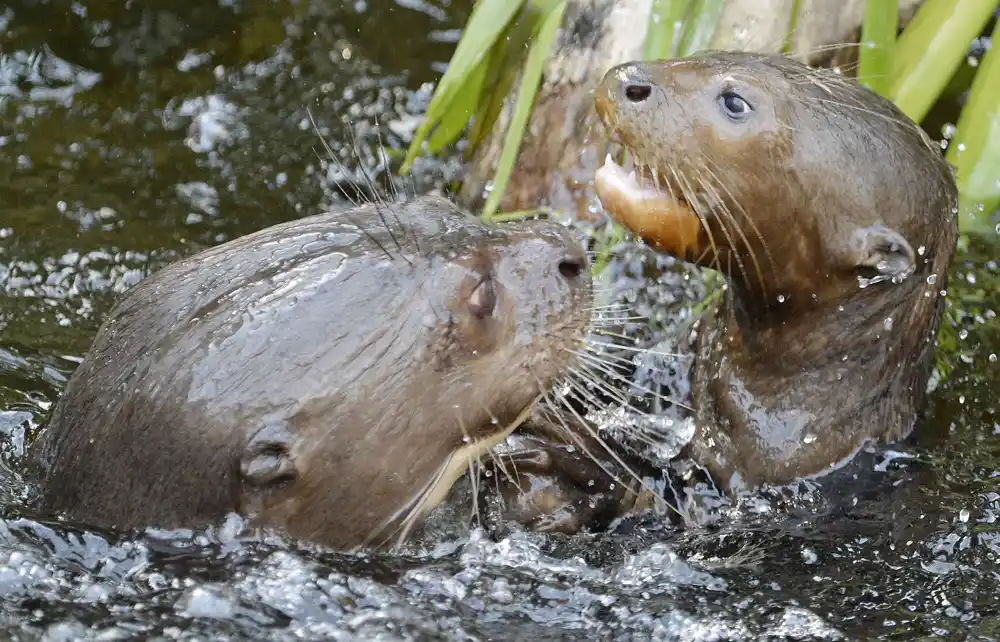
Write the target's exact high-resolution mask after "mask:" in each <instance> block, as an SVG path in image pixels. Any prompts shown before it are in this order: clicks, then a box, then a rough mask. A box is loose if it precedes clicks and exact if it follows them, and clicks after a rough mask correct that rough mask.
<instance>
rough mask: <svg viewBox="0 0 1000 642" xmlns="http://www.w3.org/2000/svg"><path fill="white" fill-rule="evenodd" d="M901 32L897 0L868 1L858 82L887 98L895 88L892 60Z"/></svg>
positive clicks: (859, 57) (862, 35) (862, 27)
mask: <svg viewBox="0 0 1000 642" xmlns="http://www.w3.org/2000/svg"><path fill="white" fill-rule="evenodd" d="M898 30H899V2H898V1H897V0H868V2H866V3H865V18H864V22H863V23H862V25H861V46H860V48H859V49H858V80H859V81H860V82H861V84H863V85H867V86H868V87H869V88H870V89H872V90H873V91H876V92H878V93H879V94H881V95H883V96H887V95H888V94H889V89H890V87H891V86H892V60H893V54H894V51H895V48H896V32H897V31H898Z"/></svg>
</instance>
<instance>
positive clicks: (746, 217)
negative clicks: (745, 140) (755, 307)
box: [701, 156, 777, 287]
mask: <svg viewBox="0 0 1000 642" xmlns="http://www.w3.org/2000/svg"><path fill="white" fill-rule="evenodd" d="M701 160H702V161H705V162H706V163H709V164H711V165H714V166H715V168H716V169H718V167H719V166H718V164H717V163H716V162H715V161H713V160H712V159H711V158H709V157H708V156H702V157H701ZM704 170H705V171H706V172H708V174H709V175H710V176H711V177H712V178H713V179H714V183H713V185H707V186H706V187H709V189H711V190H712V193H713V194H714V195H715V196H716V197H717V198H718V192H717V191H716V189H717V188H716V187H715V186H718V187H721V188H722V189H723V190H725V192H726V195H727V196H729V200H730V201H732V202H733V203H734V204H735V205H736V207H738V208H739V210H740V214H742V215H743V220H745V221H746V222H747V223H748V224H749V225H750V227H751V229H752V230H753V233H754V235H755V236H756V237H757V240H758V241H760V245H761V247H762V248H764V254H765V255H767V260H768V263H769V264H770V267H771V270H776V269H777V267H776V264H775V262H774V256H773V255H772V254H771V249H770V247H769V246H768V244H767V240H766V239H765V238H764V235H763V234H762V233H761V231H760V228H759V227H757V223H755V222H754V220H753V218H751V217H750V215H749V214H747V211H746V209H744V207H743V204H742V203H740V202H739V200H738V199H737V198H736V197H735V196H734V195H733V193H732V191H731V190H730V189H729V187H727V186H726V183H725V181H723V180H722V179H721V178H719V175H718V174H717V173H716V172H715V171H714V170H713V169H712V168H711V167H708V165H704ZM719 200H721V199H719ZM740 233H741V234H742V231H741V232H740ZM743 242H744V243H746V244H747V246H748V247H749V245H750V244H749V242H748V241H747V239H746V237H745V236H744V238H743ZM752 251H753V249H752V248H751V252H752ZM753 259H754V264H755V265H756V266H757V271H758V274H759V272H760V265H759V264H758V263H757V258H756V256H753ZM761 286H762V287H763V283H762V284H761Z"/></svg>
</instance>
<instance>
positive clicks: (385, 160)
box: [375, 114, 423, 253]
mask: <svg viewBox="0 0 1000 642" xmlns="http://www.w3.org/2000/svg"><path fill="white" fill-rule="evenodd" d="M375 135H376V137H377V138H378V150H379V164H380V166H381V167H382V170H383V171H384V172H385V173H386V181H387V182H388V183H389V188H390V192H391V194H392V199H393V200H394V201H396V202H399V200H400V198H399V190H398V189H397V188H396V182H395V181H393V180H392V171H391V163H390V161H389V157H388V156H387V155H386V153H385V145H384V144H383V143H382V128H381V127H380V126H379V122H378V114H375ZM410 180H411V181H412V180H413V176H412V175H411V176H410ZM414 191H415V190H414ZM389 211H390V212H392V216H393V218H394V219H395V220H396V224H397V225H398V226H399V228H400V229H401V230H403V235H404V236H405V235H406V232H407V227H406V225H405V224H404V223H403V221H401V220H400V218H399V214H398V213H396V210H395V209H394V208H389ZM410 240H411V241H412V242H413V247H414V248H416V250H417V252H418V253H423V250H421V249H420V239H419V238H417V233H416V231H415V230H410Z"/></svg>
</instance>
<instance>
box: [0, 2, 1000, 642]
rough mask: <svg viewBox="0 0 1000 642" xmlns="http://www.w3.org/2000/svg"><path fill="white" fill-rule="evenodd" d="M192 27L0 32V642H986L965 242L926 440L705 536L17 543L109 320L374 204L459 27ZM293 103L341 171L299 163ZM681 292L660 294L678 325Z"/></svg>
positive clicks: (986, 472)
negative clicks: (216, 262) (41, 434)
mask: <svg viewBox="0 0 1000 642" xmlns="http://www.w3.org/2000/svg"><path fill="white" fill-rule="evenodd" d="M183 6H185V5H184V4H183V3H166V2H147V3H131V4H130V5H129V4H126V3H120V2H101V1H98V0H92V1H91V2H67V1H59V0H53V1H50V2H42V1H35V2H29V1H16V2H14V3H12V4H11V3H8V4H7V5H5V7H4V8H0V171H2V172H3V175H4V176H5V177H7V180H4V181H3V182H2V183H0V287H2V289H3V292H4V297H3V298H2V299H0V464H2V466H3V470H2V471H0V491H2V496H0V506H2V509H3V512H2V516H3V517H4V520H3V521H0V632H2V633H0V635H2V636H3V637H7V638H10V639H48V640H75V639H101V640H117V639H206V638H211V639H223V640H224V639H232V640H237V639H277V640H281V639H289V640H291V639H343V640H349V639H370V640H376V639H382V640H404V639H406V640H424V639H458V640H473V639H505V640H506V639H510V640H515V639H524V640H563V639H568V640H574V639H580V638H586V639H622V640H648V639H651V638H652V639H678V640H680V639H684V640H715V639H734V640H741V639H752V638H755V637H768V636H769V639H837V638H841V639H886V640H891V639H926V638H932V637H944V638H951V639H954V638H957V637H962V636H964V635H969V636H970V637H972V638H974V639H984V640H986V639H989V640H992V639H998V638H1000V620H998V617H1000V613H998V611H1000V601H998V600H997V597H996V596H997V590H998V588H1000V587H998V578H1000V562H998V558H997V555H998V554H1000V526H998V525H997V520H998V518H1000V482H998V478H997V476H998V475H1000V467H998V465H997V460H998V457H1000V418H998V416H997V405H998V401H997V396H996V390H998V389H1000V375H998V364H997V360H996V357H995V356H993V357H992V358H991V356H990V355H996V354H998V353H1000V323H998V322H997V320H996V314H995V311H996V310H997V309H998V307H1000V301H998V297H1000V295H998V294H997V292H998V285H1000V275H998V268H997V265H996V263H995V262H993V261H991V260H990V259H991V257H992V256H993V255H994V254H995V251H994V250H992V249H990V248H982V247H971V248H965V249H963V251H962V252H961V254H960V257H959V259H958V260H957V261H956V265H955V268H954V270H953V273H952V276H951V282H950V284H949V292H948V298H949V302H950V307H949V310H948V318H947V320H946V322H945V323H946V329H945V332H944V333H943V334H942V349H941V351H940V357H939V368H938V374H939V376H938V378H937V379H936V382H935V385H936V388H935V390H934V393H933V394H932V396H931V400H930V404H929V407H928V409H927V413H926V417H925V418H924V419H923V420H922V422H921V426H920V434H919V436H918V437H917V438H915V439H913V440H911V441H909V442H907V443H904V444H897V445H894V446H892V447H889V448H882V449H878V450H873V451H871V452H865V453H862V454H861V456H860V457H859V458H858V459H857V460H856V461H855V462H854V463H853V464H852V465H850V466H848V467H846V468H844V469H843V470H841V471H838V472H837V473H836V474H834V475H833V476H832V477H831V478H829V479H824V480H822V481H821V482H801V483H799V484H795V485H793V486H791V487H783V488H776V489H768V490H764V491H761V492H759V493H757V494H755V495H753V496H750V497H747V498H745V499H743V500H742V501H741V502H740V503H739V505H737V506H733V507H729V508H725V509H724V511H723V519H722V520H721V521H720V522H719V523H717V524H716V525H715V526H713V527H711V528H706V529H702V530H692V531H687V532H678V531H675V530H673V529H672V528H671V527H670V526H669V525H667V524H665V523H661V522H660V521H658V520H657V519H655V518H653V517H648V518H646V519H643V520H639V521H634V522H628V523H623V524H621V525H620V526H619V527H618V528H617V529H616V530H614V531H613V532H609V533H601V534H597V535H581V536H577V537H571V538H567V537H557V536H539V535H531V534H525V533H521V532H516V531H512V532H509V533H507V534H506V535H505V536H503V537H500V538H499V539H497V540H494V539H491V538H490V537H487V536H486V535H485V534H484V533H482V532H480V531H476V532H473V534H472V536H471V537H470V538H468V539H464V540H460V541H457V542H455V543H454V544H453V545H451V546H450V547H449V546H444V545H442V546H440V547H438V548H437V549H435V550H434V551H432V552H431V553H429V554H427V555H424V556H422V557H414V556H411V557H406V558H400V559H387V558H370V557H364V558H356V557H349V556H343V555H334V554H330V553H328V552H323V551H319V550H312V549H309V548H301V547H295V546H292V545H290V544H288V543H287V542H282V541H279V540H267V541H246V540H243V539H241V538H239V537H237V536H235V535H234V533H236V532H238V523H229V524H226V525H223V526H222V527H220V528H217V529H214V530H213V531H211V532H208V533H190V534H184V533H180V534H178V533H150V534H147V535H144V536H141V537H140V536H133V537H126V536H122V535H116V534H102V533H96V532H89V531H86V530H82V529H80V528H77V527H74V526H72V525H66V524H57V523H51V522H47V521H44V520H42V521H36V519H35V518H36V517H37V516H33V515H31V514H30V513H29V512H28V511H26V510H25V509H23V507H22V506H21V503H20V502H21V499H22V495H23V484H22V482H21V481H20V478H19V469H20V466H21V464H22V462H23V454H24V448H25V444H26V443H27V442H28V441H29V440H30V439H31V437H32V435H34V434H35V433H36V431H37V430H38V429H39V427H40V426H41V425H42V424H43V423H44V421H45V419H46V417H47V414H48V412H49V411H50V410H51V407H52V404H53V403H54V402H55V400H56V399H57V398H58V395H59V393H60V391H61V390H62V388H63V386H64V385H65V383H66V379H67V377H68V376H69V374H70V373H71V372H72V371H73V369H74V368H75V367H76V364H77V363H78V360H79V358H80V357H81V356H82V355H83V353H84V352H85V350H86V348H87V347H88V345H89V343H90V341H91V339H92V338H93V335H94V332H95V331H96V328H97V326H98V324H99V323H100V321H101V320H102V318H103V316H104V315H105V314H106V313H107V312H108V310H109V309H110V306H111V305H112V304H113V302H114V300H115V297H116V296H117V295H118V294H119V293H120V292H122V291H123V290H124V289H126V288H127V287H129V286H130V285H132V284H134V283H135V282H136V281H137V280H138V279H140V278H142V276H144V275H145V274H146V273H148V271H149V270H151V269H155V268H157V267H159V266H162V265H163V264H164V263H166V262H169V261H171V260H173V259H175V258H177V257H179V256H183V255H187V254H190V253H192V252H195V251H197V250H198V249H201V248H204V247H207V246H209V245H212V244H215V243H218V242H221V241H223V240H226V239H230V238H233V237H236V236H239V235H242V234H246V233H248V232H251V231H253V230H256V229H260V228H261V227H264V226H267V225H271V224H274V223H278V222H281V221H286V220H290V219H293V218H296V217H298V216H303V215H306V214H310V213H314V212H316V211H318V210H319V209H320V208H322V207H324V206H325V205H326V204H329V203H331V202H334V201H336V200H338V199H341V198H342V197H341V196H340V194H339V192H338V190H337V189H336V187H335V185H334V184H335V183H336V182H337V181H348V180H350V179H352V178H355V179H356V178H358V177H357V175H356V174H355V172H356V170H357V168H358V167H359V163H358V161H357V158H358V157H360V158H361V160H362V161H363V164H364V166H366V167H368V168H369V169H370V171H372V173H374V174H376V176H377V177H379V178H381V179H384V178H385V174H384V172H383V171H381V168H380V166H379V158H378V156H377V155H376V151H375V150H377V149H378V148H379V144H378V140H379V136H381V138H382V140H383V142H384V143H385V146H386V147H387V148H388V149H389V150H390V151H392V150H395V151H392V153H394V154H397V156H396V158H397V159H398V154H399V150H401V149H403V148H405V145H406V143H407V142H408V133H409V132H411V131H412V128H413V126H414V124H415V120H414V119H415V116H417V115H419V114H420V113H421V110H422V109H423V108H424V107H425V106H426V103H427V100H428V99H429V97H430V87H429V86H428V85H427V83H429V82H431V81H433V80H434V79H435V78H436V77H437V76H438V74H439V73H440V71H441V69H442V67H443V65H444V64H445V63H446V62H447V60H448V58H449V56H450V54H451V50H452V48H453V46H454V42H455V40H456V37H457V32H458V30H459V29H460V28H461V26H462V25H463V24H464V21H465V19H466V17H467V16H468V13H469V11H470V6H471V2H470V1H469V0H452V2H447V1H446V0H426V1H414V0H409V1H407V2H403V1H402V0H400V1H398V2H395V3H394V2H391V1H390V0H358V1H357V2H344V3H339V2H305V1H300V2H279V1H274V2H264V1H262V2H254V3H250V2H239V1H238V0H230V1H225V2H219V3H216V4H213V3H197V5H196V4H195V3H190V6H192V7H193V6H197V8H194V9H182V8H181V7H183ZM126 7H130V8H126ZM307 107H308V108H309V109H310V110H311V112H312V114H313V116H314V117H315V118H316V121H317V123H318V124H319V126H320V127H321V128H323V129H324V131H325V133H326V137H327V138H328V139H329V140H331V141H335V142H336V143H337V144H336V145H335V150H334V151H335V152H336V153H337V155H338V156H339V157H340V158H341V160H342V161H343V162H344V164H345V165H346V166H347V167H348V168H349V170H348V171H347V172H346V173H340V174H338V172H337V171H336V168H331V167H325V166H324V165H322V164H321V163H320V162H319V160H318V157H317V154H316V152H317V151H319V152H321V153H322V150H321V149H320V146H319V145H318V139H317V137H316V135H315V133H314V131H313V130H312V128H311V125H310V124H309V119H308V114H307V112H306V108H307ZM376 117H377V122H378V126H377V128H376V126H375V122H376ZM352 140H354V141H356V150H357V151H355V150H354V149H351V141H352ZM457 167H458V165H457V161H455V160H450V161H448V162H444V163H424V164H422V165H421V166H420V167H419V171H418V172H417V176H416V178H415V179H414V181H413V183H412V184H411V183H408V182H404V183H403V184H401V185H400V187H402V188H408V189H411V190H415V191H426V190H428V189H432V188H435V187H436V188H440V187H442V186H445V185H446V184H447V183H448V181H449V180H450V179H451V178H453V177H454V176H455V175H456V169H457ZM668 285H669V284H668ZM683 287H686V286H683V285H682V284H676V283H675V284H673V285H669V287H662V288H660V289H658V290H657V289H654V291H652V294H651V296H653V297H655V298H656V299H657V301H659V302H660V303H661V304H664V305H668V306H673V308H669V307H664V308H662V310H674V309H676V310H680V311H679V312H677V314H680V315H681V316H684V315H689V313H690V311H689V309H688V308H689V306H688V302H687V299H685V298H684V296H681V295H679V294H678V288H681V289H683ZM693 292H694V294H697V288H694V289H693ZM685 306H688V307H685ZM662 310H661V311H660V312H659V315H660V319H661V320H663V319H668V318H673V317H672V316H671V315H672V314H674V312H669V313H665V312H663V311H662ZM684 310H687V312H684Z"/></svg>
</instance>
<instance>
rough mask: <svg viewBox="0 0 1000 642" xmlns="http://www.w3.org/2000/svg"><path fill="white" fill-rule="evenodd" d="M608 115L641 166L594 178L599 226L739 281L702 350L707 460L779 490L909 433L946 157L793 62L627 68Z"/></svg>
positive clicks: (942, 266) (929, 320)
mask: <svg viewBox="0 0 1000 642" xmlns="http://www.w3.org/2000/svg"><path fill="white" fill-rule="evenodd" d="M596 107H597V111H598V113H599V115H600V117H601V119H602V120H603V122H604V125H605V127H606V129H607V130H608V132H609V134H610V135H611V138H612V139H617V141H619V142H620V143H622V144H623V145H624V147H625V149H626V151H627V152H628V154H629V158H630V160H631V161H632V162H633V163H634V165H635V170H634V172H627V171H626V170H625V169H624V168H622V167H620V166H619V165H617V164H616V163H614V161H612V160H611V157H610V156H609V157H608V161H607V162H606V163H605V165H604V167H602V168H601V169H600V170H599V171H598V173H597V175H596V187H597V192H598V195H599V196H600V198H601V200H602V202H603V203H604V206H605V209H606V210H607V211H608V212H609V213H610V214H611V215H612V216H613V217H614V218H615V219H617V220H618V221H619V222H620V223H622V224H623V225H625V226H626V227H627V228H629V229H630V230H632V231H633V232H635V233H636V234H637V235H639V236H641V237H642V238H643V239H645V240H646V241H647V242H649V243H650V244H651V245H652V246H654V247H656V248H659V249H661V250H663V251H666V252H668V253H671V254H673V255H675V256H677V257H679V258H681V259H684V260H687V261H689V262H692V263H696V264H699V265H703V266H709V267H712V268H715V269H716V270H719V271H720V272H722V273H723V274H724V275H725V276H726V277H727V280H728V286H729V287H728V292H727V297H726V298H725V300H724V301H723V302H722V304H721V306H720V307H719V308H718V310H717V312H715V313H714V314H712V315H709V317H707V318H706V319H705V320H704V322H703V324H702V327H701V330H700V331H699V339H698V341H699V343H698V347H697V357H696V360H695V365H694V371H693V386H692V396H693V399H694V405H695V407H696V413H697V415H698V422H697V424H698V426H699V428H698V432H697V433H696V436H695V439H694V440H693V442H692V446H691V452H692V453H693V455H694V457H695V459H697V460H699V461H701V462H702V463H704V464H705V465H707V466H708V468H709V469H710V470H711V472H712V473H713V474H714V475H715V476H716V478H717V479H719V478H721V479H722V480H723V481H725V480H726V479H727V478H737V477H740V478H742V479H743V480H744V481H746V482H761V481H776V482H783V481H789V480H791V479H794V478H797V477H799V476H801V475H806V474H813V473H818V472H821V471H823V470H828V469H829V466H831V465H833V464H834V463H836V462H839V461H843V460H844V459H845V458H847V457H848V456H850V454H851V453H852V452H855V451H856V450H857V448H859V447H860V446H861V444H862V443H863V442H864V441H866V440H868V439H878V438H896V437H900V436H902V435H905V434H907V433H908V432H909V431H910V429H911V428H912V426H913V424H914V421H915V418H916V413H917V409H918V408H919V404H920V402H921V401H922V398H923V395H924V391H925V385H926V379H927V376H928V375H929V368H930V366H931V362H932V361H931V358H930V357H931V354H932V349H933V345H934V338H935V336H936V330H937V328H938V324H939V322H940V317H941V312H942V310H943V304H944V299H943V297H942V296H941V293H942V291H943V289H944V287H945V285H946V282H947V270H948V267H949V264H950V263H951V260H952V257H953V255H954V252H955V245H956V239H957V234H958V221H957V198H958V196H957V189H956V186H955V181H954V176H953V172H952V170H951V168H950V167H949V166H948V165H947V164H946V163H945V161H944V160H943V158H942V155H941V150H940V148H938V147H936V146H935V145H934V144H933V143H932V141H931V140H930V139H929V138H928V137H927V136H926V134H924V132H922V131H921V130H920V129H919V127H917V125H915V124H914V123H913V122H912V121H910V120H909V119H908V118H907V117H906V116H905V115H904V114H903V113H902V112H900V111H899V110H898V109H897V108H896V107H895V106H893V105H892V103H890V102H889V101H888V100H885V99H884V98H882V97H880V96H878V95H877V94H875V93H874V92H872V91H870V90H868V89H867V88H865V87H863V86H862V85H860V84H858V83H857V82H855V81H853V80H849V79H846V78H843V77H841V76H840V75H838V74H836V73H834V72H832V71H824V70H814V69H810V68H809V67H807V66H805V65H803V64H800V63H798V62H795V61H793V60H791V59H789V58H786V57H783V56H763V55H755V54H749V53H737V52H708V53H704V54H699V55H696V56H693V57H690V58H686V59H678V60H669V61H654V62H636V63H628V64H623V65H619V66H617V67H614V68H612V69H611V70H610V71H608V72H607V74H606V75H605V77H604V78H603V80H602V82H601V83H600V86H599V87H598V88H597V93H596ZM737 474H738V475H737ZM734 475H735V476H736V477H734Z"/></svg>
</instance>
